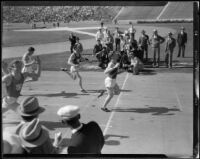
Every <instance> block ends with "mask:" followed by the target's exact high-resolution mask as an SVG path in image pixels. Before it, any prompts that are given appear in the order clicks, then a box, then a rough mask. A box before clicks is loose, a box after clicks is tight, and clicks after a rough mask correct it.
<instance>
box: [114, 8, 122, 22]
mask: <svg viewBox="0 0 200 159" xmlns="http://www.w3.org/2000/svg"><path fill="white" fill-rule="evenodd" d="M124 8H125V7H122V8H121V10H120V11H119V12H118V14H117V15H116V16H115V18H114V19H113V20H112V21H114V20H115V19H116V18H117V17H118V16H119V15H120V14H121V12H122V11H123V10H124Z"/></svg>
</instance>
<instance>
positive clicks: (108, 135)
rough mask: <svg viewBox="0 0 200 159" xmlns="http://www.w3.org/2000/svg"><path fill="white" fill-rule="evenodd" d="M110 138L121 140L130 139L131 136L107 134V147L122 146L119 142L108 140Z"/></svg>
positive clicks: (105, 137)
mask: <svg viewBox="0 0 200 159" xmlns="http://www.w3.org/2000/svg"><path fill="white" fill-rule="evenodd" d="M110 137H115V138H120V139H125V138H129V136H122V135H113V134H107V135H105V136H104V139H105V145H120V142H119V141H118V140H108V138H110Z"/></svg>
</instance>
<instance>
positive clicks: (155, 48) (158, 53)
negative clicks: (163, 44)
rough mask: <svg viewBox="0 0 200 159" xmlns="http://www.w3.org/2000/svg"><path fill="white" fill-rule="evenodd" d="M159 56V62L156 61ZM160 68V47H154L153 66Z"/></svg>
mask: <svg viewBox="0 0 200 159" xmlns="http://www.w3.org/2000/svg"><path fill="white" fill-rule="evenodd" d="M156 55H157V60H156ZM156 64H157V66H158V67H159V66H160V47H154V48H153V65H156Z"/></svg>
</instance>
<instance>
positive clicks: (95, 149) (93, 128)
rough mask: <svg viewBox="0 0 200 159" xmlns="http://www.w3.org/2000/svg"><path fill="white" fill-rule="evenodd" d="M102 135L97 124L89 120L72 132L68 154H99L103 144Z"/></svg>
mask: <svg viewBox="0 0 200 159" xmlns="http://www.w3.org/2000/svg"><path fill="white" fill-rule="evenodd" d="M104 142H105V141H104V136H103V133H102V131H101V128H100V127H99V125H98V124H97V123H96V122H94V121H91V122H89V123H87V124H83V127H82V128H81V129H80V130H78V131H77V132H76V133H74V134H72V137H71V139H70V141H69V146H68V154H78V153H81V154H83V153H90V154H91V153H92V154H101V149H102V148H103V145H104Z"/></svg>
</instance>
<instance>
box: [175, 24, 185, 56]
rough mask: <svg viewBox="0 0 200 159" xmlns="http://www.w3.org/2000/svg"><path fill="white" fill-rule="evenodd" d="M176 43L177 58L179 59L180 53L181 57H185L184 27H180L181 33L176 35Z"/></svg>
mask: <svg viewBox="0 0 200 159" xmlns="http://www.w3.org/2000/svg"><path fill="white" fill-rule="evenodd" d="M177 43H178V56H177V57H180V55H181V52H182V57H185V44H186V43H187V33H186V32H185V28H184V27H181V31H180V32H179V33H178V36H177Z"/></svg>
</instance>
